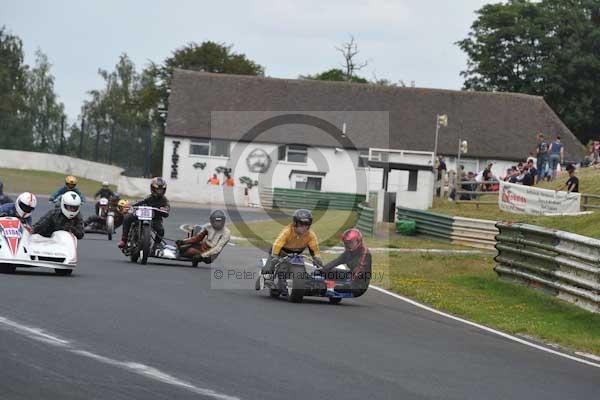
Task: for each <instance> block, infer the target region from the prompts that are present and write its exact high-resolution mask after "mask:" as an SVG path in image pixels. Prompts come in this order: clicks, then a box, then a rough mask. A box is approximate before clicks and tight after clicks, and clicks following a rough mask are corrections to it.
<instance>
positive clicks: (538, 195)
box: [498, 181, 581, 215]
mask: <svg viewBox="0 0 600 400" xmlns="http://www.w3.org/2000/svg"><path fill="white" fill-rule="evenodd" d="M580 203H581V194H580V193H567V192H557V191H554V190H548V189H540V188H536V187H533V186H525V185H516V184H514V183H508V182H502V181H501V182H500V192H499V194H498V206H499V207H500V209H501V210H502V211H508V212H512V213H517V214H532V215H551V214H554V215H556V214H576V213H579V212H580Z"/></svg>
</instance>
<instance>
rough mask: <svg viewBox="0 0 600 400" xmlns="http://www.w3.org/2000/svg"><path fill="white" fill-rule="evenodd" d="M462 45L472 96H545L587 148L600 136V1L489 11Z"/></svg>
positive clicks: (520, 3)
mask: <svg viewBox="0 0 600 400" xmlns="http://www.w3.org/2000/svg"><path fill="white" fill-rule="evenodd" d="M457 44H458V46H459V47H460V48H461V49H462V50H463V51H464V52H465V53H466V54H467V57H468V60H467V69H466V70H465V71H463V72H461V75H462V76H463V77H464V78H465V82H464V88H465V89H467V90H484V91H508V92H517V93H527V94H533V95H540V96H544V98H545V99H546V101H547V102H548V104H549V105H550V106H551V107H552V108H553V109H554V110H555V111H556V113H557V114H558V115H559V116H560V117H561V119H562V120H563V121H564V122H565V123H566V124H567V126H568V127H569V128H570V129H571V130H572V131H573V132H574V133H575V135H576V136H577V137H578V138H579V139H580V140H581V141H582V142H584V143H585V142H587V140H588V139H590V138H592V137H597V136H598V135H599V134H600V79H598V78H597V77H598V76H599V74H600V1H598V0H543V1H541V2H537V3H533V2H530V1H526V0H509V1H508V2H506V3H499V4H488V5H485V6H484V7H482V8H481V9H480V10H478V11H477V19H476V20H475V21H474V22H473V24H472V26H471V31H470V32H469V34H468V37H467V38H465V39H464V40H461V41H459V42H457Z"/></svg>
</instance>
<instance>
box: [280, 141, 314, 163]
mask: <svg viewBox="0 0 600 400" xmlns="http://www.w3.org/2000/svg"><path fill="white" fill-rule="evenodd" d="M277 159H278V160H279V161H287V162H295V163H302V164H306V160H307V159H308V148H307V147H306V146H303V145H299V144H290V145H287V146H286V145H282V146H279V147H278V149H277Z"/></svg>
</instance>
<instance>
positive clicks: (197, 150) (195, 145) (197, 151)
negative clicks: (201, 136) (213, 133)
mask: <svg viewBox="0 0 600 400" xmlns="http://www.w3.org/2000/svg"><path fill="white" fill-rule="evenodd" d="M209 151H210V142H209V141H208V140H192V142H191V143H190V155H191V156H207V155H208V154H209Z"/></svg>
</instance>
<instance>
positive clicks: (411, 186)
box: [408, 169, 419, 192]
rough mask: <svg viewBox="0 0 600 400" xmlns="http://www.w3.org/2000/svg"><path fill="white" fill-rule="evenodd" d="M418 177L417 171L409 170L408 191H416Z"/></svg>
mask: <svg viewBox="0 0 600 400" xmlns="http://www.w3.org/2000/svg"><path fill="white" fill-rule="evenodd" d="M418 176H419V171H417V170H416V169H411V170H409V171H408V191H409V192H416V191H417V177H418Z"/></svg>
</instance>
